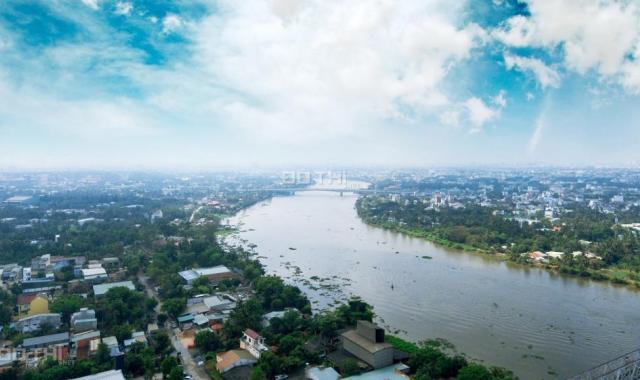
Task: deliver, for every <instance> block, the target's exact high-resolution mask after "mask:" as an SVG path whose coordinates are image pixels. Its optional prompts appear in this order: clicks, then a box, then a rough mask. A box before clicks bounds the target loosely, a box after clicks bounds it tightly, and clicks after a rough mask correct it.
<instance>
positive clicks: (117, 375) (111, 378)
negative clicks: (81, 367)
mask: <svg viewBox="0 0 640 380" xmlns="http://www.w3.org/2000/svg"><path fill="white" fill-rule="evenodd" d="M71 380H125V378H124V375H123V374H122V371H121V370H119V369H118V370H116V369H112V370H110V371H105V372H100V373H96V374H94V375H89V376H83V377H77V378H75V379H71Z"/></svg>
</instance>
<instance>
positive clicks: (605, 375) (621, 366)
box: [569, 349, 640, 380]
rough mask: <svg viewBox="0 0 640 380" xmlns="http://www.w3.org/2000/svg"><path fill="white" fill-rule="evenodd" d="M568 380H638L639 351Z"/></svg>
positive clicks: (639, 368)
mask: <svg viewBox="0 0 640 380" xmlns="http://www.w3.org/2000/svg"><path fill="white" fill-rule="evenodd" d="M569 380H640V349H639V350H635V351H632V352H629V353H627V354H624V355H622V356H620V357H617V358H615V359H613V360H611V361H608V362H606V363H604V364H601V365H599V366H597V367H595V368H592V369H590V370H588V371H586V372H584V373H581V374H580V375H578V376H575V377H572V378H570V379H569Z"/></svg>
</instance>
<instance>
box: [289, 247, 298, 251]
mask: <svg viewBox="0 0 640 380" xmlns="http://www.w3.org/2000/svg"><path fill="white" fill-rule="evenodd" d="M296 249H298V248H294V247H289V250H290V251H295V250H296Z"/></svg>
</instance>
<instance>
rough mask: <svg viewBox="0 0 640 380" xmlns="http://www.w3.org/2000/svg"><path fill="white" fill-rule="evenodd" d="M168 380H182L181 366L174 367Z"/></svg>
mask: <svg viewBox="0 0 640 380" xmlns="http://www.w3.org/2000/svg"><path fill="white" fill-rule="evenodd" d="M167 379H168V380H182V368H180V367H179V366H176V367H173V369H171V372H170V373H169V377H167Z"/></svg>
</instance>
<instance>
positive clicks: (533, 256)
mask: <svg viewBox="0 0 640 380" xmlns="http://www.w3.org/2000/svg"><path fill="white" fill-rule="evenodd" d="M527 256H528V257H529V259H530V260H533V261H543V260H545V259H546V258H547V254H546V253H542V252H540V251H535V252H529V253H528V254H527Z"/></svg>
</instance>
